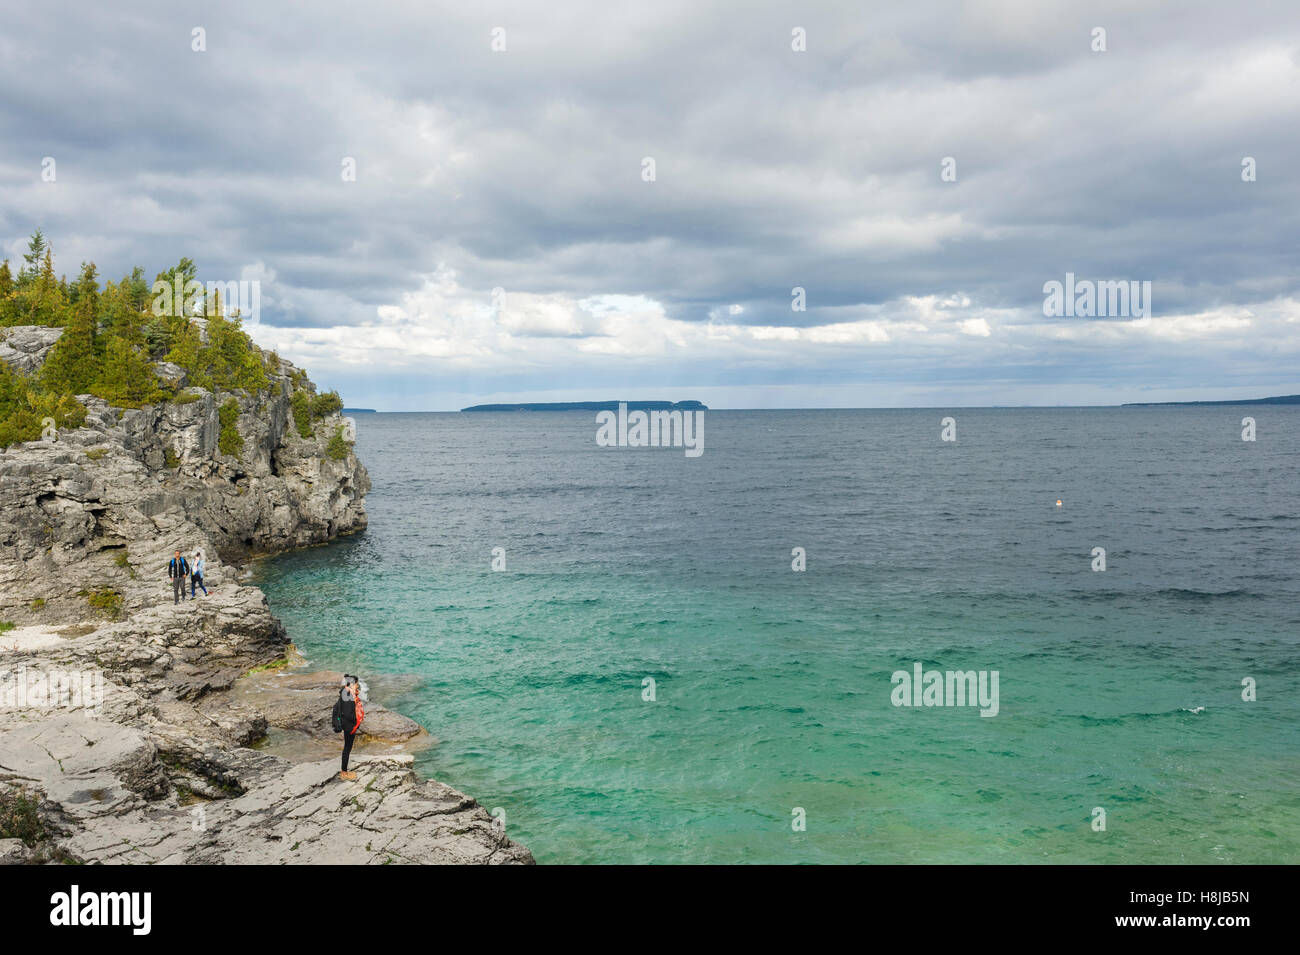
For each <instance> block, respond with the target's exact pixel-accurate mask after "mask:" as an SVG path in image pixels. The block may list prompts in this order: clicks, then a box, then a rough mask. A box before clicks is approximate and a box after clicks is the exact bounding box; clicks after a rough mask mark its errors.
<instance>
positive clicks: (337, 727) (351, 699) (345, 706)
mask: <svg viewBox="0 0 1300 955" xmlns="http://www.w3.org/2000/svg"><path fill="white" fill-rule="evenodd" d="M365 718H366V713H365V709H364V707H362V705H361V681H360V680H358V679H357V678H356V677H354V676H349V675H347V674H344V676H343V686H342V687H341V688H340V689H339V698H338V700H337V702H335V704H334V713H333V721H334V732H336V733H342V734H343V771H342V772H340V773H339V779H356V778H357V774H356V773H350V772H348V756H350V755H351V754H352V741H353V740H354V739H355V738H356V735H357V730H359V729H360V728H361V721H362V720H363V719H365Z"/></svg>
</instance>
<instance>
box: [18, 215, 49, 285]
mask: <svg viewBox="0 0 1300 955" xmlns="http://www.w3.org/2000/svg"><path fill="white" fill-rule="evenodd" d="M48 254H49V248H48V246H47V245H46V242H45V234H44V233H43V232H41V230H40V229H37V230H36V231H35V232H33V233H32V237H31V238H30V239H28V240H27V252H26V254H24V255H23V261H24V262H25V263H27V264H26V265H24V266H23V267H22V269H21V270H20V271H19V272H18V287H19V288H25V287H26V286H27V285H28V284H30V283H32V282H34V281H36V277H37V276H38V275H39V274H40V271H41V262H42V260H44V259H45V258H46V256H47V255H48Z"/></svg>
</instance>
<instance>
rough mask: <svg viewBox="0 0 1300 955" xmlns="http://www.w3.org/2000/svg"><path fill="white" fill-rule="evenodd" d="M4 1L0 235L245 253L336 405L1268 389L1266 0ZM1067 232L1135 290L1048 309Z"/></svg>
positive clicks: (86, 255)
mask: <svg viewBox="0 0 1300 955" xmlns="http://www.w3.org/2000/svg"><path fill="white" fill-rule="evenodd" d="M0 22H2V23H3V28H2V29H0V257H8V258H9V259H11V260H20V259H21V255H22V252H23V251H24V249H25V248H26V242H27V237H28V236H29V235H30V233H31V231H32V230H33V229H34V228H36V227H37V226H39V227H41V228H42V229H43V230H44V232H45V234H46V236H47V237H48V238H49V239H50V240H51V242H52V244H53V247H54V251H55V265H56V270H57V271H59V272H60V273H65V274H68V275H70V276H75V274H76V272H77V270H78V268H79V265H80V263H81V262H82V261H94V262H95V263H96V265H97V266H98V268H99V271H100V273H101V275H105V276H108V277H117V276H120V275H123V274H126V273H128V272H129V271H130V269H131V268H132V267H133V266H135V265H140V266H143V267H144V268H145V271H146V273H147V275H149V276H150V277H152V276H153V275H154V274H156V273H157V272H158V271H161V270H162V269H164V268H167V267H169V266H171V265H173V264H175V263H176V262H177V261H178V260H179V259H180V258H181V257H182V256H188V257H190V258H192V259H193V260H194V261H195V262H196V263H197V264H198V267H199V278H200V279H201V280H204V281H219V282H231V281H246V282H249V283H254V282H256V283H258V284H257V286H256V287H257V289H258V292H259V298H258V302H257V305H258V307H257V309H256V311H255V313H251V312H252V310H251V309H250V310H249V312H250V313H251V314H248V315H246V319H247V325H246V327H247V328H248V330H249V332H250V333H251V334H252V336H253V338H254V340H255V341H257V342H258V343H259V344H261V345H263V346H264V347H268V348H274V349H276V350H277V351H278V352H279V353H280V354H281V355H282V356H284V357H285V358H288V359H290V360H291V361H293V362H294V363H296V364H298V365H301V366H303V367H305V368H306V369H307V370H308V371H309V373H310V374H311V376H312V378H313V379H314V380H315V381H316V382H317V383H318V384H319V385H320V386H322V387H324V388H336V389H338V390H339V391H340V393H341V394H342V395H343V398H344V401H345V403H346V404H347V405H348V406H350V407H369V408H377V409H379V410H387V411H418V410H455V409H457V408H460V407H463V406H465V405H469V404H474V403H480V402H492V401H562V400H611V399H620V398H622V399H671V400H682V399H698V400H701V401H704V402H705V403H707V404H709V405H710V406H711V407H715V408H792V407H950V406H972V405H975V406H981V405H1051V404H1084V405H1095V404H1116V403H1121V402H1125V401H1164V400H1195V399H1216V398H1233V397H1259V396H1264V395H1276V394H1295V393H1300V277H1298V271H1297V260H1298V257H1300V184H1298V181H1297V174H1298V173H1300V169H1298V164H1300V4H1297V3H1295V0H1277V2H1272V0H1254V2H1252V0H1237V2H1234V3H1224V2H1221V0H1216V2H1199V0H1177V2H1159V0H1148V2H1143V3H1141V4H1134V3H1132V2H1131V0H1122V2H1090V3H1083V2H1065V0H1035V2H1032V3H1031V2H1009V0H974V2H964V3H957V2H937V0H909V2H907V3H897V2H881V3H868V2H857V3H812V4H809V3H792V2H791V3H765V2H749V3H718V2H708V0H688V2H677V0H656V2H654V3H638V4H615V3H609V2H608V0H605V2H594V3H572V2H563V0H553V2H547V3H537V2H533V3H495V2H491V0H483V2H474V3H469V2H461V3H456V4H445V3H437V2H422V3H418V4H417V3H403V4H396V3H394V4H386V3H365V4H359V3H335V2H330V0H314V2H311V3H305V2H303V3H266V2H264V0H263V2H257V3H245V2H242V0H236V2H223V3H221V4H212V3H192V2H184V0H182V2H158V3H130V2H123V3H114V4H90V3H85V2H83V3H78V4H68V3H62V2H59V0H50V2H42V3H40V4H31V3H26V4H19V3H16V2H13V0H0ZM1098 31H1104V33H1099V32H1098ZM1102 47H1104V49H1103V48H1102ZM51 160H52V162H51ZM1067 273H1072V274H1073V275H1074V276H1075V277H1076V281H1094V282H1115V281H1123V282H1134V281H1135V282H1139V283H1140V282H1150V283H1151V285H1150V288H1151V297H1150V309H1149V314H1129V315H1120V316H1113V315H1111V316H1106V317H1083V316H1073V315H1071V316H1058V315H1046V314H1045V313H1044V312H1045V309H1044V301H1045V298H1046V297H1047V295H1046V294H1045V286H1046V285H1047V283H1050V282H1053V281H1057V282H1061V283H1064V282H1065V281H1066V274H1067ZM252 287H253V286H252V285H251V284H250V285H249V286H247V288H249V289H251V288H252ZM795 290H802V291H801V292H798V291H795ZM800 304H802V306H803V307H802V308H797V307H795V306H798V305H800ZM1130 311H1133V310H1132V309H1130Z"/></svg>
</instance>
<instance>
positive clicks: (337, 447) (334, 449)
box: [325, 425, 352, 461]
mask: <svg viewBox="0 0 1300 955" xmlns="http://www.w3.org/2000/svg"><path fill="white" fill-rule="evenodd" d="M325 453H326V454H327V455H328V456H329V457H330V458H331V459H332V460H334V461H343V460H346V459H347V456H348V455H349V454H351V453H352V445H351V444H349V443H348V442H347V440H346V439H345V438H344V437H343V426H342V425H339V427H338V429H337V430H336V431H335V432H334V437H332V438H330V440H329V444H327V445H326V446H325Z"/></svg>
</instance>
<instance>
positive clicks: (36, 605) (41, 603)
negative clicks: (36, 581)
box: [32, 597, 45, 613]
mask: <svg viewBox="0 0 1300 955" xmlns="http://www.w3.org/2000/svg"><path fill="white" fill-rule="evenodd" d="M44 609H45V598H44V597H37V598H36V599H35V600H33V601H32V613H36V611H38V610H44Z"/></svg>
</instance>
